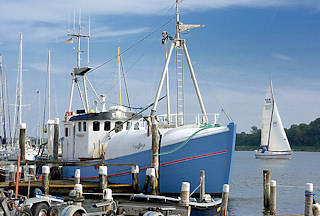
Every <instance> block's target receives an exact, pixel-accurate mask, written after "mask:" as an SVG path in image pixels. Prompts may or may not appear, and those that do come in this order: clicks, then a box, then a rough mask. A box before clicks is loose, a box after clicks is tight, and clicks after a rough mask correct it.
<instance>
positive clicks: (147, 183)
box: [142, 168, 150, 194]
mask: <svg viewBox="0 0 320 216" xmlns="http://www.w3.org/2000/svg"><path fill="white" fill-rule="evenodd" d="M149 173H150V168H147V170H146V176H145V179H144V184H143V190H142V192H143V193H145V194H147V193H148V186H149V182H150V175H149Z"/></svg>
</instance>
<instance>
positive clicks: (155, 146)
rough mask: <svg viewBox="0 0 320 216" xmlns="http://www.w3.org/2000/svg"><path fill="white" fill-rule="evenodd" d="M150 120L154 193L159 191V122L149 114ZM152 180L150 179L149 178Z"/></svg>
mask: <svg viewBox="0 0 320 216" xmlns="http://www.w3.org/2000/svg"><path fill="white" fill-rule="evenodd" d="M151 120H152V127H151V130H152V164H151V166H152V167H153V168H154V170H155V178H154V181H155V182H153V183H152V184H154V186H155V191H156V194H157V193H158V192H159V188H158V182H159V149H160V147H159V122H158V119H157V117H156V116H151ZM151 181H152V179H151Z"/></svg>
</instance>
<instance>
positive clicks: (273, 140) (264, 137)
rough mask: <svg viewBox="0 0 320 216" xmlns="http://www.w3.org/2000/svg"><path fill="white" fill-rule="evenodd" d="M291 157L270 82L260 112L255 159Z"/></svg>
mask: <svg viewBox="0 0 320 216" xmlns="http://www.w3.org/2000/svg"><path fill="white" fill-rule="evenodd" d="M291 156H292V150H291V147H290V144H289V141H288V138H287V135H286V132H285V131H284V128H283V125H282V122H281V118H280V115H279V111H278V107H277V104H276V102H275V99H274V95H273V88H272V81H271V80H270V83H269V87H268V89H267V93H266V96H265V99H264V106H263V112H262V127H261V144H260V149H259V150H256V151H255V157H256V158H258V159H275V158H276V159H278V158H279V159H290V158H291Z"/></svg>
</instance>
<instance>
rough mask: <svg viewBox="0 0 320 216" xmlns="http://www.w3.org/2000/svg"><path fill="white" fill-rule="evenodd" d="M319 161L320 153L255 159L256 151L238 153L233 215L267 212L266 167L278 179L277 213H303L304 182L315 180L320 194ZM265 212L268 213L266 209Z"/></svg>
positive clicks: (301, 153)
mask: <svg viewBox="0 0 320 216" xmlns="http://www.w3.org/2000/svg"><path fill="white" fill-rule="evenodd" d="M319 164H320V153H318V152H294V155H293V158H292V159H291V160H285V159H283V160H281V159H269V160H267V159H264V160H263V159H255V158H254V152H235V158H234V163H233V168H232V177H231V185H230V202H229V207H230V208H229V216H239V215H252V216H256V215H264V210H263V192H262V180H263V179H262V170H263V169H270V170H271V179H272V180H276V181H277V213H278V214H299V213H300V214H302V213H303V212H304V185H305V184H306V183H308V182H311V183H313V184H314V187H315V190H316V193H317V192H318V193H319V189H320V187H319V179H320V172H318V170H319V167H318V166H319ZM317 201H318V202H319V201H320V200H317ZM265 215H268V213H266V212H265Z"/></svg>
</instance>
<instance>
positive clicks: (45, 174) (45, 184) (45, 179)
mask: <svg viewBox="0 0 320 216" xmlns="http://www.w3.org/2000/svg"><path fill="white" fill-rule="evenodd" d="M49 174H50V167H49V166H43V167H42V188H43V191H44V193H45V194H47V195H48V194H49Z"/></svg>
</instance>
